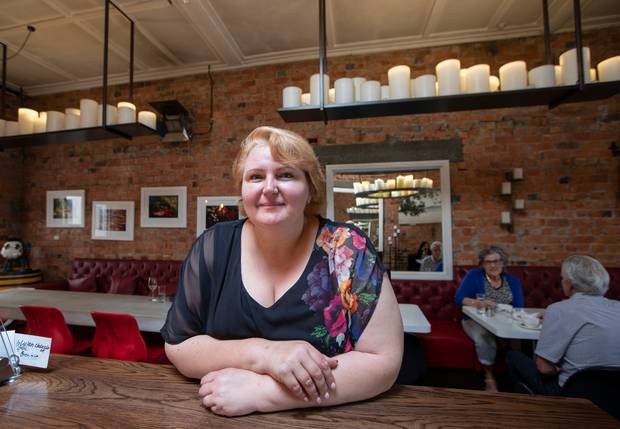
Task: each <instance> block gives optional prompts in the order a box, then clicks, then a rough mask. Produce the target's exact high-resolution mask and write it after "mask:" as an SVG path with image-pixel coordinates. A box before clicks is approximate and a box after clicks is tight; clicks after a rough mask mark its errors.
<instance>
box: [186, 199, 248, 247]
mask: <svg viewBox="0 0 620 429" xmlns="http://www.w3.org/2000/svg"><path fill="white" fill-rule="evenodd" d="M240 200H241V197H198V198H197V199H196V207H197V213H196V237H197V236H199V235H200V234H202V233H203V232H204V231H205V230H206V229H207V228H209V227H211V226H213V225H215V224H216V223H218V222H223V221H227V220H235V219H241V218H242V217H243V216H241V210H240V207H239V201H240Z"/></svg>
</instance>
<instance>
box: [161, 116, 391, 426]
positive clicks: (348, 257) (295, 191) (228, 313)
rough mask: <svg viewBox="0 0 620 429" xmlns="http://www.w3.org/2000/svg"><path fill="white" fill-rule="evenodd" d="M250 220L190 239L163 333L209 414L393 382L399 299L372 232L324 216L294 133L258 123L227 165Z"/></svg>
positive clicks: (365, 390)
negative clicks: (197, 381)
mask: <svg viewBox="0 0 620 429" xmlns="http://www.w3.org/2000/svg"><path fill="white" fill-rule="evenodd" d="M233 175H234V178H235V181H236V183H237V184H238V185H239V186H240V188H241V201H242V204H243V208H244V210H245V213H246V215H247V218H246V219H243V220H238V221H232V222H223V223H218V224H216V225H214V226H213V227H211V228H209V229H208V230H207V231H206V232H205V233H203V234H202V235H201V236H200V237H199V238H198V239H197V240H196V241H195V242H194V244H193V246H192V249H191V250H190V252H189V254H188V256H187V258H186V260H185V262H184V264H183V267H182V270H181V275H180V279H179V286H178V289H177V290H178V292H177V296H176V298H175V301H174V304H173V306H172V307H171V309H170V312H169V314H168V318H167V321H166V324H165V325H164V327H163V328H162V335H163V337H164V339H165V341H166V353H167V355H168V358H169V359H170V361H171V362H172V363H173V364H174V365H175V366H176V367H177V369H178V370H179V371H180V372H181V373H183V374H184V375H186V376H188V377H193V378H200V379H201V387H200V390H199V395H200V397H201V400H202V403H203V405H204V406H205V407H207V408H209V409H210V410H211V411H213V412H214V413H217V414H223V415H229V416H234V415H242V414H248V413H251V412H255V411H260V412H268V411H276V410H283V409H291V408H300V407H311V406H326V405H334V404H340V403H344V402H350V401H357V400H361V399H366V398H370V397H372V396H375V395H377V394H379V393H381V392H383V391H385V390H387V389H389V388H390V386H391V385H392V384H393V383H394V380H395V379H396V376H397V374H398V371H399V368H400V363H401V358H402V352H403V345H402V341H403V330H402V321H401V319H400V312H399V310H398V304H397V302H396V298H395V296H394V292H393V290H392V287H391V285H390V283H389V280H388V279H387V276H386V275H385V269H384V267H383V264H382V263H381V261H380V259H379V258H378V257H377V252H376V250H375V248H374V247H373V245H372V244H371V243H370V240H369V239H368V238H367V237H366V236H365V235H364V233H363V232H361V231H360V230H359V229H357V228H356V227H354V226H352V225H349V224H341V223H336V222H332V221H330V220H328V219H324V218H322V217H321V216H320V213H321V212H322V209H323V207H324V205H325V192H324V189H325V182H324V177H323V173H322V171H321V166H320V164H319V162H318V160H317V158H316V156H315V154H314V152H313V150H312V147H311V146H310V145H309V144H308V142H307V141H306V140H305V139H303V138H302V137H301V136H299V135H297V134H295V133H293V132H291V131H287V130H282V129H278V128H273V127H259V128H257V129H255V130H254V131H252V132H251V133H250V134H249V135H248V137H247V138H246V139H245V140H244V141H243V143H242V145H241V150H240V152H239V155H238V156H237V158H236V159H235V162H234V164H233Z"/></svg>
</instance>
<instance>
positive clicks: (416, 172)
mask: <svg viewBox="0 0 620 429" xmlns="http://www.w3.org/2000/svg"><path fill="white" fill-rule="evenodd" d="M326 173H327V174H326V176H327V217H328V218H331V219H334V220H335V221H337V222H349V223H354V224H355V225H357V226H358V227H359V228H361V229H362V230H363V231H365V232H366V233H367V235H368V236H369V237H370V239H371V240H372V242H373V244H374V246H375V247H376V248H377V250H378V251H379V253H380V254H381V257H382V259H383V263H384V264H385V266H386V268H388V269H389V270H390V271H391V275H392V278H394V279H437V280H439V279H442V280H443V279H451V278H452V235H451V228H452V219H451V204H450V172H449V163H448V161H415V162H398V163H372V164H339V165H328V166H327V167H326Z"/></svg>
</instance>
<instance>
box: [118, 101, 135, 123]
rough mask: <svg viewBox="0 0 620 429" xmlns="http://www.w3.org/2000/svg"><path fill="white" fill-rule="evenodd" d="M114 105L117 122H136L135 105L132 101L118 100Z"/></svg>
mask: <svg viewBox="0 0 620 429" xmlns="http://www.w3.org/2000/svg"><path fill="white" fill-rule="evenodd" d="M116 107H117V112H118V123H119V124H131V123H134V122H136V106H135V105H134V104H133V103H129V102H127V101H120V102H119V103H118V104H117V105H116Z"/></svg>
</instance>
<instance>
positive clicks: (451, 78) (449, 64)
mask: <svg viewBox="0 0 620 429" xmlns="http://www.w3.org/2000/svg"><path fill="white" fill-rule="evenodd" d="M435 72H436V74H437V95H455V94H459V93H460V87H461V62H460V61H459V60H457V59H449V60H443V61H442V62H440V63H439V64H437V66H435Z"/></svg>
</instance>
